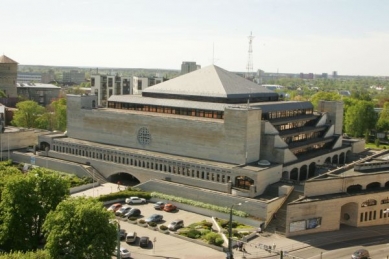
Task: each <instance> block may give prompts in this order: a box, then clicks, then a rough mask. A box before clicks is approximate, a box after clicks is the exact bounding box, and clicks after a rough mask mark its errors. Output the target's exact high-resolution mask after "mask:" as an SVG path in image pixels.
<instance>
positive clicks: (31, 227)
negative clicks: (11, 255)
mask: <svg viewBox="0 0 389 259" xmlns="http://www.w3.org/2000/svg"><path fill="white" fill-rule="evenodd" d="M3 184H4V185H3V187H2V190H1V202H0V223H1V224H0V244H1V246H2V248H4V249H6V250H8V251H10V250H18V251H28V250H34V249H37V247H38V245H39V241H40V238H41V236H42V235H41V234H42V225H43V222H44V221H45V219H46V216H47V214H48V213H49V212H50V211H51V210H54V209H55V208H56V207H57V205H58V204H59V203H60V202H61V201H62V200H63V199H64V198H65V197H67V196H68V194H69V182H68V181H67V180H64V179H63V178H61V177H58V176H57V175H56V174H48V173H47V170H46V169H43V168H36V169H33V170H31V171H30V172H29V173H28V174H24V175H23V174H19V175H11V176H8V177H6V180H5V181H4V182H3Z"/></svg>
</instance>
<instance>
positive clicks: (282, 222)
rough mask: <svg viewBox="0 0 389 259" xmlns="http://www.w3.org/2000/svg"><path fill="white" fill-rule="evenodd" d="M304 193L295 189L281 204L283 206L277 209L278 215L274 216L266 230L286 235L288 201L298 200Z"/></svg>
mask: <svg viewBox="0 0 389 259" xmlns="http://www.w3.org/2000/svg"><path fill="white" fill-rule="evenodd" d="M303 194H304V193H303V192H301V191H299V190H296V189H294V190H293V191H292V192H291V193H290V195H289V197H288V198H287V199H286V201H285V202H284V204H283V205H282V206H281V208H280V209H279V210H278V211H277V213H276V217H275V218H273V219H272V220H271V221H270V223H269V224H268V225H267V227H266V229H265V231H266V232H273V233H277V234H281V235H285V231H286V208H287V206H288V203H290V202H292V201H294V200H297V199H298V198H299V197H300V196H301V195H303Z"/></svg>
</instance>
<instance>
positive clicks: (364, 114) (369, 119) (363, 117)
mask: <svg viewBox="0 0 389 259" xmlns="http://www.w3.org/2000/svg"><path fill="white" fill-rule="evenodd" d="M376 122H377V114H376V112H375V111H374V105H373V103H372V102H368V101H357V102H356V104H355V105H353V106H350V107H348V108H347V112H346V116H345V130H346V133H347V134H349V135H350V136H354V137H362V136H363V135H364V134H365V133H366V132H367V131H370V130H372V129H374V127H375V125H376Z"/></svg>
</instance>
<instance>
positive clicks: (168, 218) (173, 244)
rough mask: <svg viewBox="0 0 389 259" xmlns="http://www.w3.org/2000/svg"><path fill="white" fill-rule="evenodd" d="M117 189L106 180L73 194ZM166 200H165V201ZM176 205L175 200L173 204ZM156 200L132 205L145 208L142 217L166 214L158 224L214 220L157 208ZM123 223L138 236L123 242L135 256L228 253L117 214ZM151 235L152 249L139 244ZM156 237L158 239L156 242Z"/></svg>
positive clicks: (221, 256) (220, 258) (192, 258)
mask: <svg viewBox="0 0 389 259" xmlns="http://www.w3.org/2000/svg"><path fill="white" fill-rule="evenodd" d="M116 191H117V184H112V183H106V184H102V185H99V186H96V187H95V188H91V189H88V190H84V191H81V192H78V193H75V194H72V196H90V197H96V196H99V195H102V194H108V193H112V192H116ZM161 201H164V200H161ZM123 204H124V203H123ZM173 204H174V203H173ZM153 206H154V203H150V202H149V203H147V204H139V205H130V207H133V208H138V209H140V210H141V212H142V215H141V216H140V217H139V219H146V218H147V217H149V216H150V215H152V214H154V213H157V214H161V215H162V216H163V220H162V221H161V222H160V223H158V226H160V225H162V224H163V225H166V226H167V225H169V223H170V222H172V221H173V220H175V219H182V220H184V224H185V226H188V225H190V224H192V223H195V222H199V221H202V220H207V221H211V219H210V218H209V217H207V216H203V215H199V214H195V213H192V212H188V211H184V210H180V208H179V207H178V210H176V211H173V212H165V211H160V210H155V209H154V207H153ZM117 219H118V222H119V223H120V228H122V229H125V230H126V231H127V232H130V231H131V232H133V231H135V232H136V233H137V235H138V238H137V241H136V242H135V243H133V244H127V243H126V242H125V241H121V242H120V243H121V244H120V245H121V247H125V248H127V249H128V250H129V251H130V252H131V257H132V258H135V259H151V258H169V259H178V258H179V259H200V258H201V259H211V258H212V259H225V258H226V254H225V253H224V252H220V251H217V250H215V249H212V248H209V247H206V246H203V245H198V244H196V243H193V242H190V241H187V240H183V239H180V238H177V237H175V236H174V235H173V234H164V233H161V232H159V231H158V230H152V229H149V228H147V227H141V226H139V225H136V224H132V223H129V222H127V221H125V220H122V219H121V218H120V217H117ZM141 236H148V237H149V238H150V241H151V242H150V243H149V246H148V248H141V247H139V237H141ZM154 240H155V242H154ZM113 258H115V257H113Z"/></svg>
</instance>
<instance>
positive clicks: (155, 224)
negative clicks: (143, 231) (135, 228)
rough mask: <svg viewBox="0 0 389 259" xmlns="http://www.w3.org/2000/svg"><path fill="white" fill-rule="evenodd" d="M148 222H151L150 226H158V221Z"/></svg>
mask: <svg viewBox="0 0 389 259" xmlns="http://www.w3.org/2000/svg"><path fill="white" fill-rule="evenodd" d="M148 224H149V226H150V227H156V226H157V223H155V222H149V223H148Z"/></svg>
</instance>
